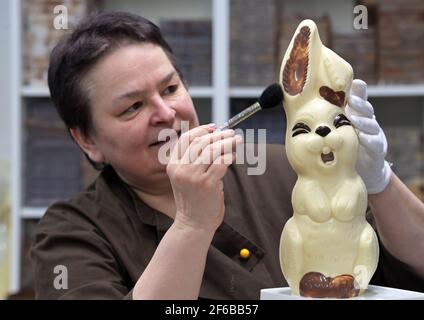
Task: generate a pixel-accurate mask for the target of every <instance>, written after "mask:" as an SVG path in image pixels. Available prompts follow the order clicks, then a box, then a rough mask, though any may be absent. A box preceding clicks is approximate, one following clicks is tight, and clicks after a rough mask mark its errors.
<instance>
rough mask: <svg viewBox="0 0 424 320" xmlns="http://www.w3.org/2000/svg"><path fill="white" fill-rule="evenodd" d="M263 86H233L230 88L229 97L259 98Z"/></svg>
mask: <svg viewBox="0 0 424 320" xmlns="http://www.w3.org/2000/svg"><path fill="white" fill-rule="evenodd" d="M264 89H265V87H233V88H230V97H231V98H259V96H260V95H261V93H262V91H263V90H264Z"/></svg>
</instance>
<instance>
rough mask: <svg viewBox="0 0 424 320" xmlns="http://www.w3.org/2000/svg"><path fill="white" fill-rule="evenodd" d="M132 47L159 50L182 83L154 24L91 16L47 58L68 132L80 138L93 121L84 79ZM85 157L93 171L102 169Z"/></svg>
mask: <svg viewBox="0 0 424 320" xmlns="http://www.w3.org/2000/svg"><path fill="white" fill-rule="evenodd" d="M134 43H152V44H155V45H158V46H159V47H161V48H162V49H163V51H164V52H165V54H166V55H167V57H168V58H169V60H170V61H171V63H172V65H173V66H174V68H175V70H176V71H177V73H178V75H179V76H180V78H181V80H183V81H184V79H183V76H182V74H181V71H180V69H179V68H178V66H177V63H176V58H175V56H174V54H173V52H172V49H171V47H170V46H169V44H168V43H167V42H166V41H165V39H164V38H163V36H162V34H161V32H160V29H159V28H158V27H157V26H156V25H155V24H154V23H152V22H151V21H149V20H147V19H145V18H143V17H141V16H138V15H136V14H131V13H126V12H100V13H96V14H92V15H90V16H88V17H87V18H85V19H84V20H83V21H81V23H79V24H78V26H76V28H75V29H74V30H73V31H72V33H70V34H68V35H66V36H65V37H64V38H62V39H61V40H60V42H59V43H58V44H57V45H56V47H55V48H54V49H53V50H52V53H51V55H50V64H49V70H48V85H49V89H50V95H51V98H52V100H53V103H54V105H55V107H56V110H57V112H58V113H59V116H60V117H61V118H62V120H63V122H64V123H65V125H66V127H67V129H68V130H69V129H70V128H78V129H80V131H81V133H82V134H84V135H89V134H90V132H91V131H92V129H93V120H92V116H91V111H90V101H89V96H88V92H87V91H86V90H85V88H84V86H83V84H84V81H83V80H84V77H85V76H86V75H87V73H88V72H89V71H90V69H91V68H92V67H93V66H94V65H95V64H96V63H97V62H98V61H99V60H100V59H101V58H102V57H104V56H105V55H106V54H108V53H111V52H113V51H114V50H116V49H118V48H119V47H122V46H123V45H129V44H134ZM86 157H87V159H88V160H89V161H90V163H91V164H92V165H93V166H94V167H95V168H96V169H101V168H102V167H103V166H104V165H103V164H99V163H95V162H93V161H92V160H91V159H90V158H89V157H88V156H87V155H86Z"/></svg>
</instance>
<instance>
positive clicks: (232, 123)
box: [218, 102, 262, 130]
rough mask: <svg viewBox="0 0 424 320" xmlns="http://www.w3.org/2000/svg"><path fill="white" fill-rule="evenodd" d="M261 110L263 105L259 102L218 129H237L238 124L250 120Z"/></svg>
mask: <svg viewBox="0 0 424 320" xmlns="http://www.w3.org/2000/svg"><path fill="white" fill-rule="evenodd" d="M261 109H262V108H261V105H260V104H259V102H255V103H254V104H252V105H251V106H250V107H248V108H246V109H244V110H243V111H242V112H240V113H238V114H236V115H235V116H234V117H232V118H231V119H230V120H228V121H227V122H225V123H224V124H223V125H221V126H220V127H218V130H225V129H231V128H233V127H235V126H236V125H237V124H239V123H240V122H242V121H243V120H245V119H247V118H249V117H250V116H251V115H253V114H254V113H256V112H258V111H259V110H261Z"/></svg>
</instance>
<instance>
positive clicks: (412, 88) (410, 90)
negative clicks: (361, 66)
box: [230, 84, 424, 98]
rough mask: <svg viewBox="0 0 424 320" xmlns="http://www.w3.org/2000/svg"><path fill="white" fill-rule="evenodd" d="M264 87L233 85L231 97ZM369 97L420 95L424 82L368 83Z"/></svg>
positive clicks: (250, 94)
mask: <svg viewBox="0 0 424 320" xmlns="http://www.w3.org/2000/svg"><path fill="white" fill-rule="evenodd" d="M264 89H265V87H233V88H230V96H231V98H258V97H259V96H260V95H261V93H262V91H263V90H264ZM368 96H369V97H422V96H424V84H405V85H397V84H396V85H369V86H368Z"/></svg>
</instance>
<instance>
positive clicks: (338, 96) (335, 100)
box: [319, 86, 345, 107]
mask: <svg viewBox="0 0 424 320" xmlns="http://www.w3.org/2000/svg"><path fill="white" fill-rule="evenodd" d="M319 94H320V95H321V97H323V98H324V99H325V100H327V101H328V102H330V103H332V104H334V105H336V106H338V107H344V103H345V93H344V91H334V90H333V89H331V88H329V87H326V86H322V87H321V88H319Z"/></svg>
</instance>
